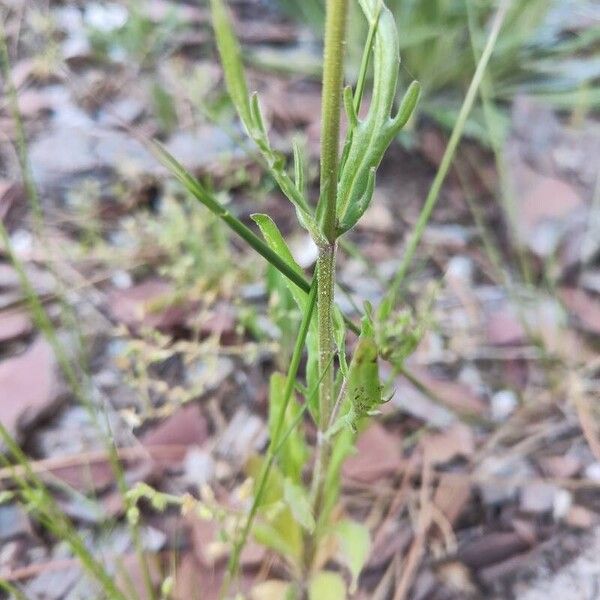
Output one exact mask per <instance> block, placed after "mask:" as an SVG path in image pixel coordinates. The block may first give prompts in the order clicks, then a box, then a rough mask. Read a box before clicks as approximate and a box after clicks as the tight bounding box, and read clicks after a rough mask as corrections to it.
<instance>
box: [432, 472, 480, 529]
mask: <svg viewBox="0 0 600 600" xmlns="http://www.w3.org/2000/svg"><path fill="white" fill-rule="evenodd" d="M470 498H471V483H470V482H469V481H468V480H467V479H466V478H464V477H452V475H450V474H447V473H444V474H442V475H441V476H440V481H439V483H438V486H437V488H436V490H435V494H434V496H433V503H434V504H435V505H436V506H437V507H438V508H439V509H440V510H441V511H442V512H443V513H444V515H445V516H446V519H448V522H449V523H450V525H452V526H454V525H455V524H456V521H457V520H458V518H459V517H460V515H461V513H462V511H463V510H464V508H465V506H466V505H467V503H468V502H469V500H470Z"/></svg>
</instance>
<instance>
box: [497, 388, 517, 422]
mask: <svg viewBox="0 0 600 600" xmlns="http://www.w3.org/2000/svg"><path fill="white" fill-rule="evenodd" d="M518 405H519V400H518V399H517V395H516V394H515V393H514V392H513V391H512V390H500V391H499V392H496V393H495V394H494V395H493V396H492V399H491V408H492V419H494V421H506V419H508V417H509V416H510V415H511V414H512V413H513V412H514V411H515V409H516V408H517V406H518Z"/></svg>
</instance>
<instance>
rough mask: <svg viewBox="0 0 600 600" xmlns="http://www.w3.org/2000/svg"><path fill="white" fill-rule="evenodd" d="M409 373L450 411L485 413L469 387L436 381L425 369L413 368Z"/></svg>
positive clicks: (483, 403) (484, 405)
mask: <svg viewBox="0 0 600 600" xmlns="http://www.w3.org/2000/svg"><path fill="white" fill-rule="evenodd" d="M411 373H412V375H413V376H414V377H416V378H417V379H418V381H420V382H421V383H422V384H423V385H424V386H425V387H426V388H427V389H428V390H429V391H430V392H431V393H432V394H434V395H435V397H436V398H438V399H439V400H440V402H441V403H442V404H443V405H444V406H447V407H449V408H450V409H451V410H453V411H456V412H458V413H461V414H473V415H479V416H481V415H484V414H485V413H486V412H487V405H486V403H485V402H484V401H483V400H482V399H481V398H480V397H479V396H478V395H477V394H475V392H473V390H472V389H471V388H470V387H468V386H466V385H464V384H462V383H458V382H456V381H449V380H446V379H438V378H437V377H434V376H433V375H432V374H431V373H430V372H429V371H428V370H427V369H420V368H413V369H411Z"/></svg>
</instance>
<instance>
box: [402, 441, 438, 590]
mask: <svg viewBox="0 0 600 600" xmlns="http://www.w3.org/2000/svg"><path fill="white" fill-rule="evenodd" d="M431 467H432V465H431V461H430V460H429V459H428V457H427V452H424V456H423V471H422V473H423V474H422V481H421V491H420V500H419V503H420V507H419V515H418V517H417V522H416V525H415V537H414V540H413V543H412V545H411V547H410V550H409V552H408V556H407V557H406V560H405V561H404V564H403V567H404V568H403V570H402V575H401V577H400V582H399V583H398V587H397V588H396V593H395V594H394V600H405V599H406V598H407V597H408V592H409V591H410V588H411V586H412V584H413V580H414V577H415V575H416V572H417V569H418V568H419V564H420V562H421V558H422V556H423V553H424V550H425V540H426V538H427V532H428V531H429V527H430V525H431V521H432V514H431V507H430V503H431V499H430V488H431V479H432V469H431Z"/></svg>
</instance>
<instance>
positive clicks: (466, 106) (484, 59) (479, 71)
mask: <svg viewBox="0 0 600 600" xmlns="http://www.w3.org/2000/svg"><path fill="white" fill-rule="evenodd" d="M509 5H510V1H509V0H504V1H503V2H502V3H501V4H500V6H499V7H498V10H497V11H496V14H495V15H494V19H493V20H492V25H491V28H490V33H489V35H488V39H487V42H486V45H485V48H484V50H483V52H482V54H481V58H480V59H479V62H478V64H477V68H476V69H475V74H474V75H473V79H472V80H471V83H470V85H469V89H468V90H467V94H466V96H465V99H464V101H463V103H462V106H461V108H460V112H459V114H458V118H457V119H456V123H455V125H454V128H453V129H452V134H451V135H450V140H449V141H448V145H447V146H446V151H445V152H444V156H443V157H442V162H441V163H440V166H439V169H438V170H437V173H436V175H435V178H434V180H433V183H432V184H431V188H430V189H429V193H428V194H427V198H426V200H425V204H424V206H423V209H422V210H421V213H420V215H419V218H418V219H417V223H416V224H415V226H414V229H413V230H412V233H411V235H410V237H409V239H408V242H407V244H406V250H405V251H404V256H403V257H402V261H401V263H400V266H399V268H398V272H397V273H396V276H395V277H394V280H393V281H392V284H391V285H390V290H389V292H388V297H389V298H390V299H391V300H392V303H391V304H392V305H393V304H394V302H395V300H396V296H397V294H398V291H399V289H400V287H401V285H402V283H403V282H404V279H405V277H406V273H407V271H408V267H409V266H410V263H411V262H412V259H413V257H414V254H415V250H416V248H417V246H418V244H419V242H420V241H421V237H422V236H423V232H424V231H425V227H426V225H427V223H428V222H429V218H430V217H431V213H432V212H433V209H434V208H435V205H436V203H437V200H438V197H439V194H440V190H441V189H442V185H443V183H444V180H445V179H446V175H447V174H448V171H449V170H450V165H451V164H452V160H453V159H454V154H455V152H456V148H457V147H458V143H459V142H460V140H461V138H462V134H463V132H464V128H465V124H466V122H467V118H468V116H469V113H470V112H471V109H472V108H473V103H474V101H475V97H476V96H477V92H478V90H479V86H480V85H481V81H482V79H483V75H484V73H485V70H486V68H487V65H488V63H489V61H490V58H491V56H492V52H493V50H494V46H495V45H496V40H497V39H498V34H499V33H500V29H501V28H502V24H503V23H504V19H505V17H506V13H507V11H508V8H509Z"/></svg>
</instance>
